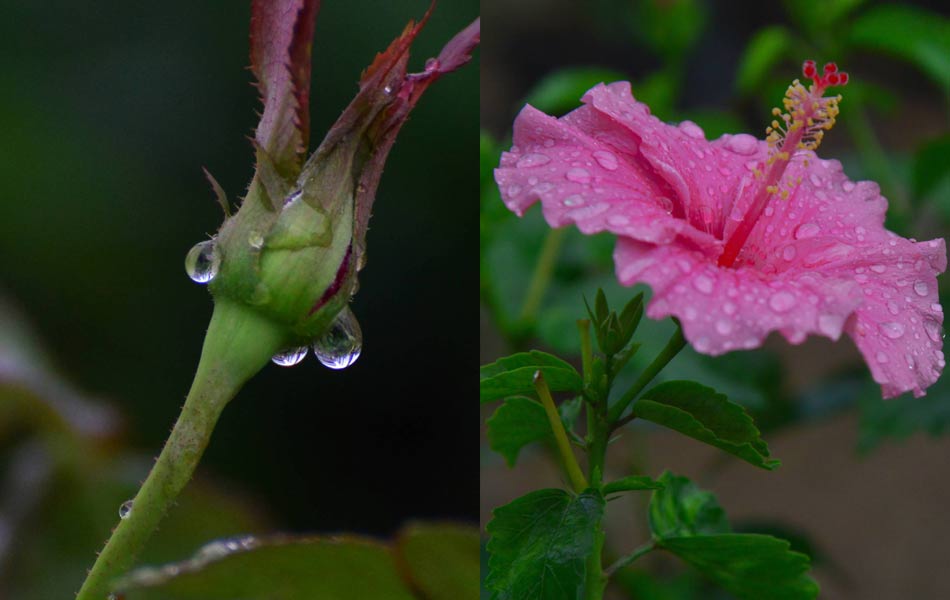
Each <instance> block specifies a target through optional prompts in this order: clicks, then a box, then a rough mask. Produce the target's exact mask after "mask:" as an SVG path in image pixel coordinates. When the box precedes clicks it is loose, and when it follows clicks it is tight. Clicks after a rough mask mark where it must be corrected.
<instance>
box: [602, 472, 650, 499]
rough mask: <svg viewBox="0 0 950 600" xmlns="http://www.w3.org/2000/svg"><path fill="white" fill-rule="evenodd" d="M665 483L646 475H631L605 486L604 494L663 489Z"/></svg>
mask: <svg viewBox="0 0 950 600" xmlns="http://www.w3.org/2000/svg"><path fill="white" fill-rule="evenodd" d="M664 487H665V484H664V483H663V482H661V481H656V480H655V479H652V478H650V477H647V476H646V475H629V476H627V477H624V478H623V479H618V480H616V481H611V482H610V483H608V484H607V485H605V486H604V495H605V496H606V495H607V494H617V493H620V492H632V491H637V490H662V489H663V488H664Z"/></svg>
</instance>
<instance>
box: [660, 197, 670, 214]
mask: <svg viewBox="0 0 950 600" xmlns="http://www.w3.org/2000/svg"><path fill="white" fill-rule="evenodd" d="M656 201H657V202H658V203H659V204H660V207H662V208H663V210H665V211H666V212H668V213H669V212H673V201H672V200H670V199H669V198H667V197H666V196H660V197H659V198H657V199H656Z"/></svg>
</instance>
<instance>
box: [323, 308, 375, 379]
mask: <svg viewBox="0 0 950 600" xmlns="http://www.w3.org/2000/svg"><path fill="white" fill-rule="evenodd" d="M362 349H363V332H362V331H360V324H359V322H358V321H357V320H356V315H354V314H353V311H351V310H350V308H349V307H346V308H344V309H343V310H342V311H340V313H339V314H338V315H337V316H336V319H334V320H333V323H332V324H331V325H330V329H328V330H327V332H326V333H325V334H324V335H323V337H321V338H320V339H318V340H316V341H315V342H314V343H313V353H314V355H316V357H317V358H318V359H319V360H320V362H321V363H323V365H324V366H325V367H330V368H331V369H345V368H347V367H348V366H350V365H352V364H353V363H355V362H356V359H358V358H359V357H360V352H361V351H362Z"/></svg>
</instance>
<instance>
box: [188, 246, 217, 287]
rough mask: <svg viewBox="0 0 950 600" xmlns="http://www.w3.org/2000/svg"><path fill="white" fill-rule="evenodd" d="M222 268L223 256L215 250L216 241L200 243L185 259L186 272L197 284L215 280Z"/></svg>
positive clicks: (193, 247)
mask: <svg viewBox="0 0 950 600" xmlns="http://www.w3.org/2000/svg"><path fill="white" fill-rule="evenodd" d="M220 266H221V255H220V254H219V253H218V250H217V248H215V245H214V240H207V241H204V242H198V243H197V244H195V245H194V246H192V248H191V250H189V251H188V255H187V256H186V257H185V272H186V273H188V277H190V278H191V280H192V281H194V282H195V283H208V282H209V281H211V280H212V279H214V277H215V275H217V274H218V268H219V267H220Z"/></svg>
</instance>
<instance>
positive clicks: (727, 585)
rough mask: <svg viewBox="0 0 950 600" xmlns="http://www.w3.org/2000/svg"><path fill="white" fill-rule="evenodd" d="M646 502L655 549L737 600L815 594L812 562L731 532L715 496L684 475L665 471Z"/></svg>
mask: <svg viewBox="0 0 950 600" xmlns="http://www.w3.org/2000/svg"><path fill="white" fill-rule="evenodd" d="M659 481H660V482H661V483H664V484H665V487H664V488H663V489H662V490H658V491H656V492H654V493H653V498H652V499H651V500H650V513H649V516H650V529H651V531H652V532H653V537H654V540H655V543H656V545H657V547H659V548H663V549H665V550H667V551H669V552H672V553H673V554H675V555H676V556H678V557H679V558H681V559H682V560H684V561H686V562H687V563H689V564H691V565H692V566H693V567H695V568H696V569H697V570H699V571H700V572H701V573H702V574H703V575H705V576H706V577H708V578H709V579H711V580H712V581H714V582H715V583H717V584H718V585H720V586H721V587H723V588H724V589H726V590H727V591H729V592H731V593H733V594H735V595H736V596H737V597H738V598H739V599H740V600H762V599H763V598H768V599H769V600H805V599H810V598H814V597H815V596H817V594H818V586H817V584H815V582H814V581H812V579H811V578H809V577H808V575H807V571H808V568H809V566H810V561H809V559H808V557H807V556H805V555H804V554H799V553H797V552H791V551H790V550H789V543H788V542H786V541H785V540H780V539H778V538H774V537H771V536H768V535H761V534H754V533H747V534H736V533H730V528H729V522H728V520H727V519H726V515H725V513H724V512H723V510H722V508H720V506H719V503H718V501H717V500H716V497H715V496H714V495H713V494H712V493H711V492H708V491H705V490H702V489H700V488H699V487H698V486H696V484H694V483H693V482H692V481H690V480H689V479H687V478H685V477H680V476H676V475H673V474H671V473H669V472H665V473H663V475H661V476H660V479H659Z"/></svg>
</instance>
